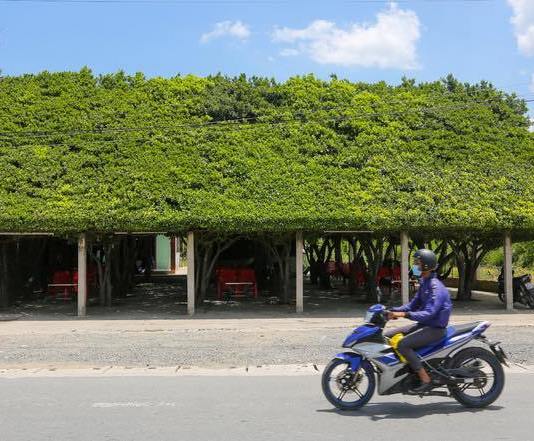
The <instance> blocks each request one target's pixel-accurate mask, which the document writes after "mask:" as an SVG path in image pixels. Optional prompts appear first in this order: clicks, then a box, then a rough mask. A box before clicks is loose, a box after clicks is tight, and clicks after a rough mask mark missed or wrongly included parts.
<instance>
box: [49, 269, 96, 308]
mask: <svg viewBox="0 0 534 441" xmlns="http://www.w3.org/2000/svg"><path fill="white" fill-rule="evenodd" d="M97 285H98V277H97V270H96V267H95V266H93V265H89V266H88V267H87V287H88V292H89V293H91V292H94V289H95V288H97ZM77 293H78V270H57V271H54V272H53V273H52V275H51V277H50V283H48V286H47V294H48V295H49V296H51V297H53V298H54V299H57V298H58V297H60V298H61V299H62V300H63V301H65V302H66V301H67V300H70V299H71V298H72V297H74V296H75V295H76V294H77Z"/></svg>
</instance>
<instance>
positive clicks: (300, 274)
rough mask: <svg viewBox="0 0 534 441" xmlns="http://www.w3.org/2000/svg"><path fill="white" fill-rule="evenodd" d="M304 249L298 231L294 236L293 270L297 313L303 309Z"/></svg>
mask: <svg viewBox="0 0 534 441" xmlns="http://www.w3.org/2000/svg"><path fill="white" fill-rule="evenodd" d="M303 250H304V240H303V238H302V232H301V231H299V232H298V233H297V237H296V247H295V258H296V265H295V272H296V274H297V294H296V297H297V302H296V304H297V313H301V312H303V311H304V265H303V256H302V252H303Z"/></svg>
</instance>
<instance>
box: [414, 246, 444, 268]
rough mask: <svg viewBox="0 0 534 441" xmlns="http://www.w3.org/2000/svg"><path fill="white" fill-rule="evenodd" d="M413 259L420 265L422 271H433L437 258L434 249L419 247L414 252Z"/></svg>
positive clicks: (436, 264)
mask: <svg viewBox="0 0 534 441" xmlns="http://www.w3.org/2000/svg"><path fill="white" fill-rule="evenodd" d="M414 260H415V261H417V263H418V264H419V265H420V267H421V270H422V271H434V270H435V269H436V267H437V266H438V259H437V257H436V255H435V254H434V251H432V250H427V249H426V248H421V249H420V250H417V251H416V252H415V254H414Z"/></svg>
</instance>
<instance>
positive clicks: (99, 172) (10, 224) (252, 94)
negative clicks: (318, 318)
mask: <svg viewBox="0 0 534 441" xmlns="http://www.w3.org/2000/svg"><path fill="white" fill-rule="evenodd" d="M526 111H527V108H526V105H525V102H524V101H522V100H521V99H519V98H518V97H516V96H514V95H509V94H506V93H504V92H501V91H499V90H496V89H495V88H494V87H493V86H492V85H491V84H489V83H485V82H481V83H479V84H473V85H471V84H463V83H460V82H458V81H457V80H455V79H454V78H452V77H448V78H446V79H444V80H441V81H436V82H431V83H421V84H416V83H415V82H414V81H413V80H409V79H403V81H402V82H401V84H400V85H398V86H390V85H387V84H386V83H383V82H381V83H376V84H367V83H353V82H349V81H346V80H339V79H337V78H334V77H333V78H331V79H330V80H329V81H323V80H320V79H317V78H316V77H314V76H312V75H309V76H303V77H294V78H291V79H289V80H287V81H286V82H283V83H278V82H275V81H274V80H270V79H266V78H257V77H252V78H247V77H245V76H240V77H237V78H227V77H224V76H221V75H216V76H210V77H206V78H200V77H196V76H176V77H173V78H150V79H149V78H146V77H144V76H143V75H142V74H136V75H134V76H129V75H126V74H124V73H122V72H119V73H116V74H111V75H103V76H95V75H93V74H92V72H91V71H90V70H89V69H82V70H81V71H80V72H62V73H48V72H43V73H40V74H38V75H22V76H16V77H9V76H8V77H2V78H1V79H0V231H50V232H58V233H60V232H61V233H69V232H71V233H74V232H79V231H94V232H112V231H169V232H180V231H186V230H188V229H208V230H212V231H228V232H238V231H242V232H247V231H248V232H269V231H277V232H289V231H295V230H298V229H303V230H306V231H323V230H329V229H330V230H334V229H335V230H347V229H350V230H373V231H379V232H388V231H398V230H400V229H407V230H408V231H418V232H421V231H423V232H424V231H426V232H432V233H435V234H437V235H440V234H443V235H445V234H451V233H454V232H467V231H469V232H475V233H488V234H490V233H495V232H497V231H502V230H504V229H508V230H512V231H514V232H515V233H517V234H523V235H533V234H534V179H533V178H532V176H533V171H534V170H533V169H534V143H533V137H532V135H531V134H530V133H529V131H528V118H527V117H526Z"/></svg>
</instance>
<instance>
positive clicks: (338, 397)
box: [321, 358, 376, 410]
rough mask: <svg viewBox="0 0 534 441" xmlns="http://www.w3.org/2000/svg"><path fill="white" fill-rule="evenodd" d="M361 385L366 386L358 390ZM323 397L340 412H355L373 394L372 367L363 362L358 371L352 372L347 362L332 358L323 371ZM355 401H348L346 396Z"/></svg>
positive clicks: (374, 383)
mask: <svg viewBox="0 0 534 441" xmlns="http://www.w3.org/2000/svg"><path fill="white" fill-rule="evenodd" d="M362 383H365V384H366V385H365V386H364V387H362V390H360V386H362ZM321 385H322V389H323V393H324V396H325V397H326V399H327V400H328V401H329V402H330V403H331V404H332V405H333V406H335V407H337V408H338V409H340V410H357V409H359V408H360V407H362V406H364V405H365V404H367V403H368V402H369V400H370V399H371V397H372V396H373V394H374V392H375V387H376V380H375V373H374V370H373V367H372V366H371V364H370V363H369V362H368V361H365V360H364V361H363V362H362V364H361V365H360V369H358V371H356V372H352V370H351V369H350V364H349V362H347V361H345V360H340V359H338V358H334V359H333V360H332V361H331V362H330V363H328V364H327V365H326V367H325V369H324V371H323V376H322V380H321ZM351 395H353V396H355V397H356V398H357V399H356V400H353V401H349V400H347V399H346V397H347V396H351Z"/></svg>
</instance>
